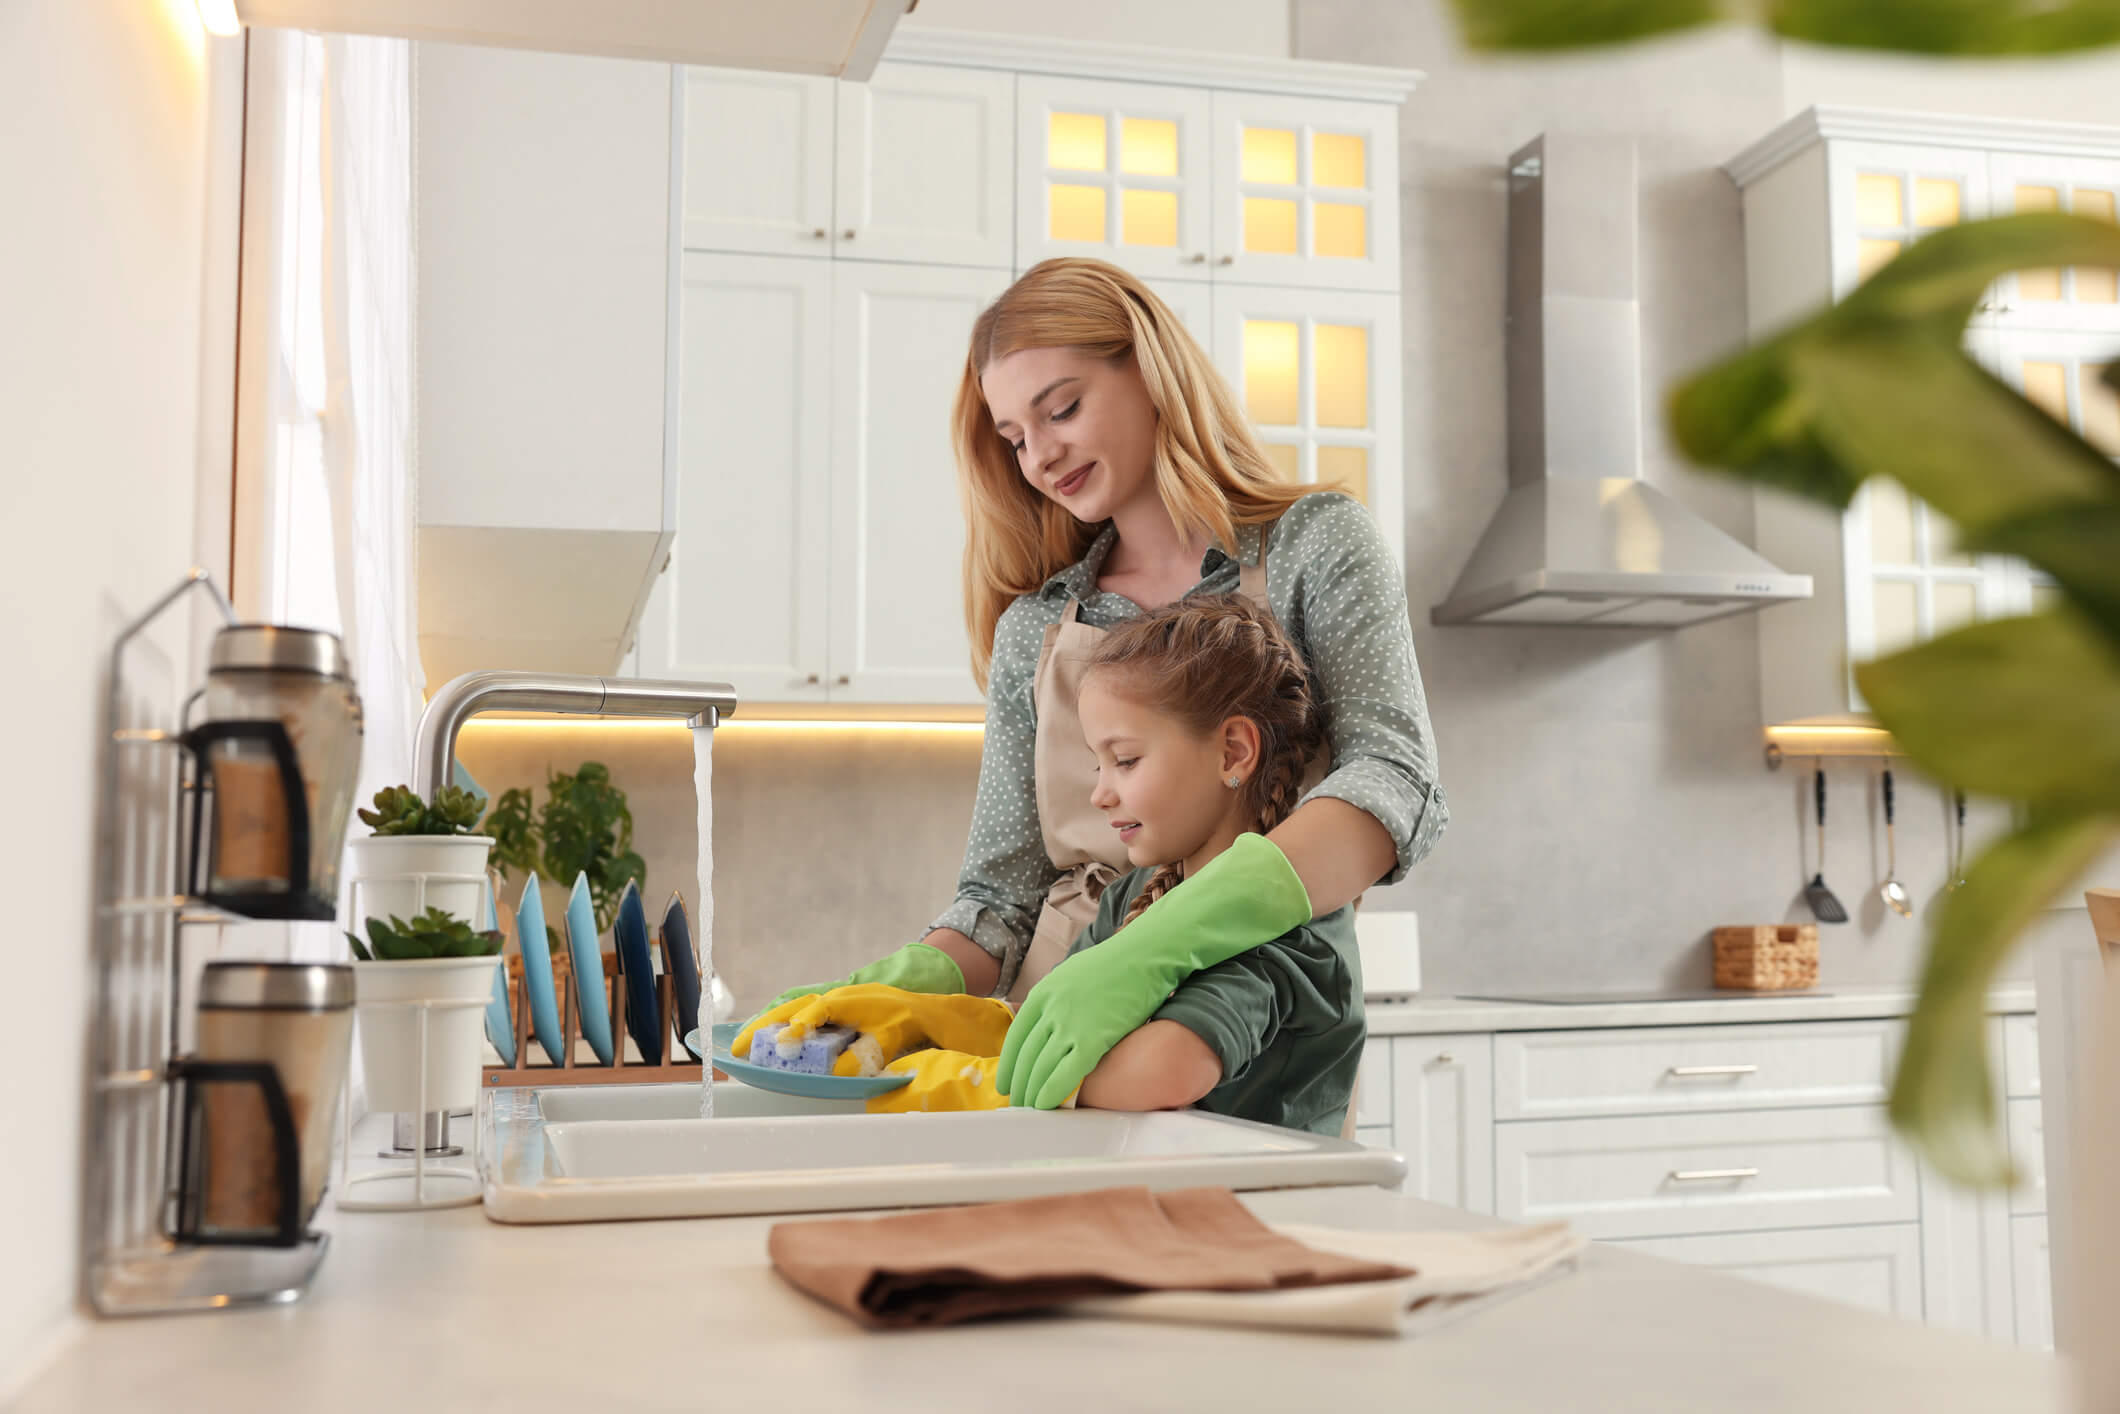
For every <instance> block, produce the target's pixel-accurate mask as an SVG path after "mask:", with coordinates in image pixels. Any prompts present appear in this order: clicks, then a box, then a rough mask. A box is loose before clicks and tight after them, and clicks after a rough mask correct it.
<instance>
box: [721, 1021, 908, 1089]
mask: <svg viewBox="0 0 2120 1414" xmlns="http://www.w3.org/2000/svg"><path fill="white" fill-rule="evenodd" d="M786 1029H787V1023H785V1022H773V1023H770V1024H768V1025H765V1026H761V1027H759V1028H758V1030H757V1032H756V1033H755V1034H754V1035H753V1036H752V1037H751V1054H750V1056H749V1057H748V1059H749V1060H750V1062H751V1064H753V1065H756V1066H763V1067H764V1068H765V1069H767V1070H788V1071H795V1072H797V1073H799V1074H803V1075H854V1076H871V1075H881V1074H882V1073H883V1067H884V1063H885V1061H886V1060H887V1059H889V1057H886V1056H885V1055H883V1053H882V1051H883V1048H882V1047H881V1046H879V1045H878V1044H877V1043H876V1039H875V1038H874V1037H872V1036H863V1035H862V1034H861V1033H860V1032H859V1031H856V1030H855V1029H854V1028H853V1027H851V1026H820V1027H818V1028H817V1029H816V1030H815V1031H812V1032H810V1033H809V1034H808V1035H806V1036H804V1037H803V1038H802V1039H801V1040H799V1041H794V1042H783V1041H782V1040H781V1039H780V1033H781V1032H782V1031H784V1030H786Z"/></svg>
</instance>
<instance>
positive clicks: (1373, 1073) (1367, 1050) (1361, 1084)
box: [1354, 1036, 1391, 1129]
mask: <svg viewBox="0 0 2120 1414" xmlns="http://www.w3.org/2000/svg"><path fill="white" fill-rule="evenodd" d="M1354 1122H1355V1127H1356V1128H1357V1129H1362V1128H1368V1127H1371V1126H1375V1125H1382V1126H1383V1127H1384V1128H1386V1129H1389V1128H1390V1127H1391V1038H1390V1037H1389V1036H1372V1037H1370V1038H1369V1040H1368V1041H1366V1042H1364V1043H1363V1045H1362V1069H1361V1071H1360V1073H1359V1074H1358V1075H1357V1077H1356V1079H1355V1088H1354Z"/></svg>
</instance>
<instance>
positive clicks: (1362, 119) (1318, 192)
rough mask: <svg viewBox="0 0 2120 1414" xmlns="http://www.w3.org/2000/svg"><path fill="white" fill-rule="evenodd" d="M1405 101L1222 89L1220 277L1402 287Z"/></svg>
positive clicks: (1218, 130)
mask: <svg viewBox="0 0 2120 1414" xmlns="http://www.w3.org/2000/svg"><path fill="white" fill-rule="evenodd" d="M1397 122H1398V113H1397V110H1396V109H1395V108H1387V107H1382V106H1380V105H1377V104H1373V103H1333V102H1321V101H1318V100H1315V99H1288V98H1281V97H1276V96H1274V95H1270V94H1249V93H1241V94H1240V93H1217V94H1216V95H1215V101H1214V137H1215V191H1214V198H1215V240H1214V245H1215V279H1216V280H1217V281H1235V282H1239V283H1249V284H1271V285H1308V286H1313V287H1317V288H1322V289H1353V290H1368V289H1397V288H1398V287H1399V270H1398V259H1397V252H1398V180H1397V173H1398V126H1397Z"/></svg>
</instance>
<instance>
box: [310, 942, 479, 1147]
mask: <svg viewBox="0 0 2120 1414" xmlns="http://www.w3.org/2000/svg"><path fill="white" fill-rule="evenodd" d="M364 931H365V932H366V933H367V938H366V940H365V941H364V940H363V939H362V937H361V936H360V934H358V933H348V934H347V935H346V941H347V942H349V943H351V944H352V945H353V955H354V958H355V966H354V969H353V982H354V998H355V1001H356V1003H357V1004H358V1006H359V1007H360V1011H361V1026H360V1037H361V1072H362V1074H363V1075H364V1076H366V1077H367V1081H368V1103H369V1105H370V1106H371V1107H372V1108H374V1109H378V1110H391V1111H395V1112H397V1113H400V1114H410V1113H415V1112H420V1113H425V1112H431V1111H434V1110H439V1109H463V1108H466V1107H468V1106H470V1105H471V1104H473V1103H474V1102H476V1101H477V1099H478V1090H479V1062H480V1049H479V1043H480V1042H481V1041H482V1040H483V1039H484V1037H485V1007H486V1001H487V999H488V998H489V997H490V996H491V995H492V992H493V969H494V967H495V965H496V964H497V963H498V961H499V959H500V951H501V935H500V933H499V932H498V931H497V930H487V931H483V932H481V931H477V930H474V929H473V928H472V926H471V925H470V924H469V923H467V922H465V921H464V920H463V919H461V918H457V917H453V916H452V915H450V914H449V913H446V912H444V911H443V910H441V909H439V908H429V909H427V910H426V911H425V912H424V913H421V914H420V915H419V916H418V917H416V918H414V919H412V920H411V921H410V922H407V921H406V920H405V919H403V918H398V917H390V918H369V919H368V920H367V922H366V926H365V929H364ZM423 1025H424V1028H425V1033H426V1034H425V1037H424V1040H423V1039H422V1036H421V1029H422V1027H423ZM423 1047H424V1050H425V1056H426V1063H425V1065H424V1067H423V1066H422V1064H421V1052H422V1048H423Z"/></svg>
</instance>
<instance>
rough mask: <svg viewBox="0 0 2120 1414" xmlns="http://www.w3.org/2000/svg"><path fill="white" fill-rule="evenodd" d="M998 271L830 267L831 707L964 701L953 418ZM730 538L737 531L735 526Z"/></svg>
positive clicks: (965, 654)
mask: <svg viewBox="0 0 2120 1414" xmlns="http://www.w3.org/2000/svg"><path fill="white" fill-rule="evenodd" d="M1008 281H1009V275H1008V272H1007V271H1006V270H951V269H934V268H926V267H922V266H917V265H885V264H874V265H865V264H856V263H853V262H845V263H842V264H839V265H837V266H835V267H834V270H833V291H832V300H833V309H834V317H833V324H832V357H833V374H832V393H831V407H832V420H833V432H832V482H831V488H832V490H831V502H832V504H831V513H830V520H831V526H832V535H831V543H832V570H831V576H832V578H831V595H830V610H829V614H830V619H831V653H830V659H829V667H830V678H831V681H830V684H829V687H830V693H829V696H830V699H831V700H832V701H835V702H836V701H857V702H944V703H971V702H978V701H980V700H982V699H981V696H980V692H979V688H978V686H977V685H976V684H975V683H974V682H973V681H972V672H971V650H970V645H969V643H968V642H967V640H966V638H965V627H964V581H963V563H964V512H963V509H962V506H961V504H960V502H959V499H958V492H957V461H956V457H955V455H954V454H953V453H952V452H951V450H950V408H951V406H952V404H953V403H954V402H955V401H956V397H957V385H958V380H959V379H960V378H961V377H962V375H963V371H964V351H965V346H966V344H967V342H968V341H969V339H970V337H971V331H972V321H973V320H974V319H977V318H978V317H979V311H980V310H982V309H984V308H985V307H986V306H987V305H988V304H989V303H991V302H992V301H993V299H994V297H995V296H996V295H998V294H1000V293H1001V291H1002V290H1003V288H1005V287H1006V286H1007V284H1008ZM732 529H733V527H732Z"/></svg>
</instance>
